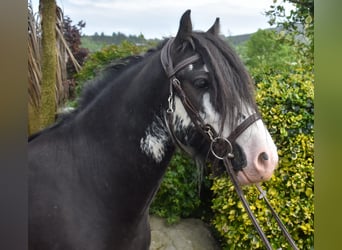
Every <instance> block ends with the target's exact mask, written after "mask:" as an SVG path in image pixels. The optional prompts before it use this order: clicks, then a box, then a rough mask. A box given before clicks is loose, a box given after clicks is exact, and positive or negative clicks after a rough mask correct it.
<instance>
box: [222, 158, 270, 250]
mask: <svg viewBox="0 0 342 250" xmlns="http://www.w3.org/2000/svg"><path fill="white" fill-rule="evenodd" d="M222 160H223V163H224V166H225V167H226V170H227V173H228V175H229V177H230V179H231V181H232V183H233V185H234V187H235V191H236V193H237V195H238V196H239V198H240V200H241V202H242V204H243V206H244V208H245V209H246V211H247V214H248V216H249V218H250V219H251V221H252V223H253V225H254V227H255V228H256V230H257V232H258V234H259V236H260V238H261V239H262V241H263V242H264V244H265V246H266V248H267V249H268V250H272V249H273V248H272V246H271V243H270V242H269V241H268V239H267V237H266V235H265V233H264V231H262V229H261V227H260V225H259V223H258V221H257V220H256V218H255V216H254V214H253V212H252V210H251V209H250V207H249V204H248V201H247V200H246V198H245V195H244V193H243V190H242V189H241V187H240V185H239V182H238V180H237V178H236V176H235V173H234V170H233V166H232V164H231V162H230V160H229V158H228V156H226V157H223V159H222Z"/></svg>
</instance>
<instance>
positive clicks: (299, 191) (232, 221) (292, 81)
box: [212, 68, 314, 249]
mask: <svg viewBox="0 0 342 250" xmlns="http://www.w3.org/2000/svg"><path fill="white" fill-rule="evenodd" d="M263 79H264V80H263V81H262V82H260V83H258V84H257V88H258V90H257V96H256V98H257V102H258V106H259V107H260V110H261V113H262V114H263V119H264V122H265V123H266V125H267V127H268V128H269V131H270V133H271V135H272V137H273V139H274V140H275V143H276V144H277V147H278V154H279V157H280V161H279V166H278V168H277V169H276V172H275V175H274V176H273V177H272V178H271V180H270V181H269V182H266V183H264V184H263V186H264V188H265V190H267V194H268V198H269V200H270V202H271V204H272V206H273V207H274V208H275V210H276V211H277V212H278V213H279V215H280V217H281V218H282V220H283V222H284V223H285V224H286V226H287V228H288V230H289V231H290V234H291V235H292V236H293V238H294V240H295V241H296V243H297V245H298V247H299V248H300V249H311V248H313V238H314V229H313V214H314V204H313V196H314V195H313V190H314V185H313V183H314V173H313V170H314V167H313V162H314V160H313V111H314V110H313V98H314V93H313V74H312V73H311V72H305V71H304V70H303V69H301V68H295V69H293V70H292V72H284V73H283V74H278V75H275V76H267V75H265V76H263ZM212 191H213V192H214V197H213V200H212V201H213V204H212V210H213V212H214V217H213V220H212V225H213V226H214V227H215V228H216V230H217V231H219V233H220V235H221V236H222V237H223V239H224V240H223V247H224V249H264V247H263V245H262V244H263V243H262V242H261V240H260V239H259V236H258V234H257V232H256V231H255V229H254V227H253V225H252V224H251V222H250V220H249V218H248V215H247V214H246V213H245V211H244V209H243V207H242V203H241V202H240V201H239V199H238V197H237V195H236V193H235V191H234V188H233V186H232V184H231V182H230V181H229V180H228V179H227V178H226V177H223V178H216V179H214V183H213V186H212ZM244 191H245V193H246V195H247V197H248V200H249V202H250V204H251V209H252V211H253V212H254V214H255V215H256V217H257V218H258V220H259V222H260V224H261V227H262V228H263V230H264V231H265V233H266V235H267V236H268V238H269V240H270V242H271V244H272V245H273V247H274V248H275V249H277V248H280V247H282V248H283V249H289V248H290V247H289V245H288V244H287V243H285V242H286V241H285V238H284V237H283V235H282V233H281V232H280V231H279V229H278V226H277V224H276V222H275V220H274V219H272V217H271V215H270V212H269V211H268V210H267V208H266V206H265V204H264V202H263V201H262V200H258V198H257V197H258V191H257V190H256V189H255V188H253V187H245V188H244Z"/></svg>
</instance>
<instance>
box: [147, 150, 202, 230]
mask: <svg viewBox="0 0 342 250" xmlns="http://www.w3.org/2000/svg"><path fill="white" fill-rule="evenodd" d="M198 180H199V179H198V173H197V171H196V166H195V165H194V163H193V162H192V160H190V159H189V158H188V157H185V156H184V155H182V154H181V153H176V154H175V155H174V156H173V157H172V160H171V162H170V164H169V167H168V170H167V171H166V173H165V176H164V179H163V181H162V183H161V186H160V189H159V191H158V193H157V195H156V197H155V198H154V201H153V203H152V205H151V208H150V212H151V213H153V214H156V215H158V216H161V217H164V218H166V221H167V222H168V223H169V224H173V223H175V222H178V221H179V219H180V218H181V217H183V218H184V217H189V216H190V215H191V214H193V213H194V211H196V209H197V208H198V207H199V205H200V203H201V200H200V196H199V194H198Z"/></svg>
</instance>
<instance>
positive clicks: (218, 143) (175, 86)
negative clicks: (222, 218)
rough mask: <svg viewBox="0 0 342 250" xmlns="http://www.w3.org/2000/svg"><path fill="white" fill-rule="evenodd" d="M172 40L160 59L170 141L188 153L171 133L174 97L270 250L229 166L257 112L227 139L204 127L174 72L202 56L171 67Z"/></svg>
mask: <svg viewBox="0 0 342 250" xmlns="http://www.w3.org/2000/svg"><path fill="white" fill-rule="evenodd" d="M173 41H174V39H173V38H170V39H169V40H168V41H167V43H166V44H165V45H164V47H163V48H162V50H161V55H160V60H161V63H162V66H163V68H164V71H165V73H166V75H167V77H168V78H169V80H170V95H169V98H168V103H169V107H168V109H167V112H166V119H165V120H166V121H167V122H166V124H167V126H168V130H169V132H170V135H171V138H172V139H173V141H174V143H175V144H176V145H177V146H179V147H180V148H181V149H182V150H184V151H185V152H189V149H188V148H186V147H185V146H184V145H183V144H182V143H181V142H180V141H179V140H178V139H177V137H176V135H175V133H174V130H173V125H172V122H173V114H174V111H175V104H174V97H175V94H176V95H177V96H178V97H179V98H180V100H181V102H182V104H183V106H184V108H185V110H186V112H187V114H188V115H189V117H190V119H191V121H192V123H193V124H194V125H195V127H196V128H197V130H198V131H199V132H200V133H202V134H203V135H204V136H205V138H207V139H208V140H209V141H210V151H211V153H212V154H213V155H214V156H215V157H216V158H217V159H219V160H222V161H223V163H224V166H225V168H226V171H227V173H228V175H229V177H230V179H231V181H232V183H233V184H234V187H235V190H236V192H237V194H238V196H239V198H240V200H241V201H242V204H243V205H244V207H245V209H246V211H247V213H248V215H249V217H250V219H251V221H252V223H253V225H254V226H255V228H256V229H257V231H258V233H259V235H260V237H261V239H262V240H263V242H264V244H265V246H266V248H267V249H270V250H272V246H271V244H270V242H269V241H268V239H267V237H266V235H265V233H264V232H263V231H262V229H261V227H260V225H259V224H258V222H257V220H256V218H255V216H254V214H253V213H252V211H251V209H250V207H249V204H248V201H247V200H246V198H245V195H244V193H243V190H242V189H241V187H240V185H239V182H238V180H237V177H236V174H235V171H234V169H233V165H232V159H233V158H234V157H235V156H234V154H233V143H234V142H235V141H236V139H237V138H238V137H239V135H241V134H242V133H243V132H244V131H245V130H246V129H247V128H248V127H249V126H251V125H252V124H253V123H254V122H256V121H257V120H259V119H261V117H260V115H259V114H258V113H254V114H252V115H251V116H249V117H248V118H247V119H245V120H244V121H243V122H242V123H241V124H240V125H238V126H237V127H236V128H235V129H234V130H233V132H232V133H231V134H230V135H229V136H228V137H227V138H225V137H222V136H219V135H218V133H217V132H216V131H215V130H214V129H213V128H212V126H211V125H210V124H206V123H205V122H204V120H203V119H202V117H201V116H200V114H199V112H198V111H197V109H196V108H195V106H194V105H193V104H192V103H191V101H190V99H189V98H188V97H187V95H186V93H185V92H184V90H183V88H182V86H181V82H180V81H179V80H178V79H177V77H176V73H177V72H179V71H180V70H181V69H183V68H184V67H186V66H188V65H189V64H192V63H194V62H196V61H198V60H199V59H200V58H201V57H200V56H199V54H195V55H193V56H190V57H188V58H186V59H184V60H183V61H181V62H179V63H178V64H176V65H175V66H174V65H173V61H172V57H171V47H172V43H173ZM256 187H257V189H258V190H259V192H260V193H261V195H260V196H259V198H260V199H261V198H264V200H265V202H266V204H267V206H268V207H269V208H270V210H271V213H272V215H273V216H274V217H275V219H276V221H277V223H278V225H279V227H280V228H281V230H282V232H283V234H284V236H285V238H286V239H287V241H288V242H289V244H290V245H291V246H292V248H293V249H298V248H297V246H296V244H295V242H294V240H293V239H292V238H291V235H290V234H289V232H288V231H287V229H286V227H285V225H284V224H283V223H282V221H281V220H280V218H279V216H278V215H277V213H276V212H275V210H274V209H273V208H272V206H271V204H270V203H269V201H268V200H267V198H266V195H265V192H264V191H263V190H262V189H261V187H260V186H259V185H256Z"/></svg>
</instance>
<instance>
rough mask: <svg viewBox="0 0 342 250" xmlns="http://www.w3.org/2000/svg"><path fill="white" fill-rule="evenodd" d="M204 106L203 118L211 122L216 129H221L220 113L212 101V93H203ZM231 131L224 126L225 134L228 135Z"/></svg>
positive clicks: (207, 122)
mask: <svg viewBox="0 0 342 250" xmlns="http://www.w3.org/2000/svg"><path fill="white" fill-rule="evenodd" d="M203 107H204V113H202V112H201V113H200V115H201V117H202V119H203V120H204V122H205V123H206V124H210V125H211V126H212V127H213V129H214V130H215V131H219V123H220V118H221V117H220V115H219V114H218V113H217V112H216V111H215V109H214V106H213V105H212V103H211V102H210V95H209V93H205V94H204V95H203ZM228 135H229V131H227V129H226V128H224V131H223V136H226V137H227V136H228Z"/></svg>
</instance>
